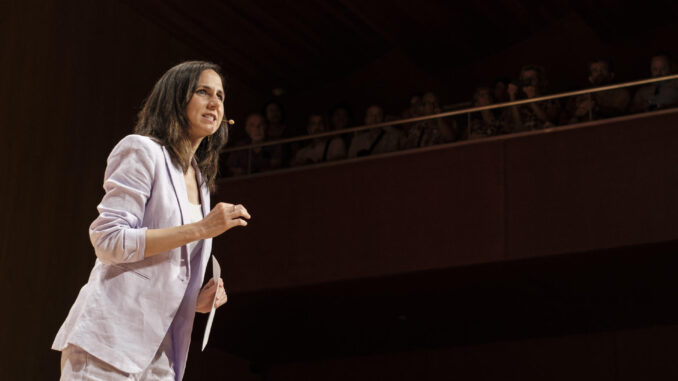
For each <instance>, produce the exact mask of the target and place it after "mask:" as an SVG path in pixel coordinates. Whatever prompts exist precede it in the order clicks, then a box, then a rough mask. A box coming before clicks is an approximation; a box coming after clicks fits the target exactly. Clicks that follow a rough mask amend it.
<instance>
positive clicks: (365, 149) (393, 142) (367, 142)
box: [348, 105, 400, 158]
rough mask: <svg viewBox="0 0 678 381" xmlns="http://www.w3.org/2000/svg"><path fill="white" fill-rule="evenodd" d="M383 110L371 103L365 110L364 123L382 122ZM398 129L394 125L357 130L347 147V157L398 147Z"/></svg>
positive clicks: (390, 150) (393, 149)
mask: <svg viewBox="0 0 678 381" xmlns="http://www.w3.org/2000/svg"><path fill="white" fill-rule="evenodd" d="M383 121H384V111H383V110H382V108H381V107H379V106H377V105H373V106H370V107H368V108H367V111H366V112H365V125H371V124H377V123H382V122H383ZM399 141H400V130H399V129H398V128H397V127H395V126H386V127H382V128H373V129H371V130H365V131H359V132H356V134H355V135H354V136H353V139H352V140H351V145H350V147H349V149H348V157H350V158H353V157H360V156H367V155H370V154H378V153H385V152H393V151H395V150H397V149H398V144H399Z"/></svg>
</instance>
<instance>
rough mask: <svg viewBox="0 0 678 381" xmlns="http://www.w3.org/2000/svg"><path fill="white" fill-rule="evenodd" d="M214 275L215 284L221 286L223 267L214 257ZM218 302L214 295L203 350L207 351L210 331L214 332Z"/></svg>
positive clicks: (215, 294)
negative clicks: (213, 323) (216, 304)
mask: <svg viewBox="0 0 678 381" xmlns="http://www.w3.org/2000/svg"><path fill="white" fill-rule="evenodd" d="M212 274H213V277H212V279H213V280H214V284H215V285H217V287H218V286H219V278H220V277H221V267H220V266H219V262H217V258H216V257H214V255H212ZM216 302H217V293H216V292H215V293H214V300H212V310H211V311H210V317H209V318H207V327H205V336H203V338H202V350H203V351H204V350H205V347H206V346H207V339H209V337H210V331H211V330H212V321H213V320H214V312H215V311H216V310H217V309H216V308H215V307H214V303H216Z"/></svg>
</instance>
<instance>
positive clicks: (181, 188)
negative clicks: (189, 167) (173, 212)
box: [162, 146, 188, 224]
mask: <svg viewBox="0 0 678 381" xmlns="http://www.w3.org/2000/svg"><path fill="white" fill-rule="evenodd" d="M162 151H163V153H164V154H165V163H166V164H167V170H168V171H169V174H170V179H171V180H172V186H173V187H174V193H175V194H176V196H177V202H178V203H179V209H180V210H181V223H182V224H185V223H186V219H187V217H188V214H187V213H188V194H187V193H186V180H184V173H183V171H182V170H181V167H177V166H176V165H174V162H173V161H172V157H171V156H170V154H169V152H167V148H165V147H164V146H163V147H162Z"/></svg>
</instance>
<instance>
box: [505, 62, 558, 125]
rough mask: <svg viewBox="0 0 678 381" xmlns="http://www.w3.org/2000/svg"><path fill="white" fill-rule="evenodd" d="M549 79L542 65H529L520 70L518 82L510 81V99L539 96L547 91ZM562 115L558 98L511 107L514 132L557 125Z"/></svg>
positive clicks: (508, 89)
mask: <svg viewBox="0 0 678 381" xmlns="http://www.w3.org/2000/svg"><path fill="white" fill-rule="evenodd" d="M547 89H548V81H547V79H546V74H545V71H544V69H543V68H542V67H541V66H537V65H527V66H524V67H523V68H522V69H521V70H520V78H519V81H518V84H515V83H510V84H509V85H508V88H507V92H508V95H509V100H510V101H516V100H519V99H530V98H537V97H540V96H542V95H544V94H545V93H546V90H547ZM559 115H560V105H559V103H558V101H556V100H548V101H542V102H535V103H529V104H525V105H520V106H513V107H511V119H512V120H511V122H512V123H511V125H512V128H511V130H512V131H513V132H521V131H531V130H535V129H542V128H548V127H552V126H554V125H555V122H556V120H557V118H558V116H559Z"/></svg>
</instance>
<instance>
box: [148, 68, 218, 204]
mask: <svg viewBox="0 0 678 381" xmlns="http://www.w3.org/2000/svg"><path fill="white" fill-rule="evenodd" d="M205 70H214V71H215V72H216V73H217V74H219V77H220V78H221V83H222V85H223V87H224V92H225V91H226V81H225V80H224V76H223V75H222V74H221V68H220V67H219V66H218V65H216V64H213V63H210V62H204V61H187V62H183V63H180V64H178V65H176V66H174V67H173V68H171V69H169V70H167V72H166V73H165V74H163V76H162V77H161V78H160V79H159V80H158V82H156V83H155V86H154V87H153V91H151V94H150V95H149V96H148V98H147V99H146V101H145V102H144V106H143V107H142V109H141V111H140V112H139V119H138V121H137V124H136V127H135V128H134V132H135V133H137V134H139V135H145V136H150V137H152V138H155V139H156V140H158V141H160V143H161V144H163V145H164V146H165V147H167V148H168V151H169V153H170V156H172V160H173V161H174V162H175V164H177V165H179V166H181V168H182V169H183V171H184V173H185V172H186V171H187V170H188V166H189V165H191V154H192V145H191V141H190V140H189V137H188V130H189V121H188V118H187V116H186V106H188V103H189V102H190V101H191V98H192V97H193V93H194V92H195V89H196V87H197V85H198V81H199V79H200V74H202V72H203V71H205ZM226 121H227V118H226V116H224V119H223V120H222V121H221V125H220V126H219V129H217V131H216V132H215V133H214V134H212V135H211V136H207V137H205V138H204V139H203V140H202V142H201V143H200V146H199V147H198V150H197V151H196V152H195V160H196V162H197V163H198V168H199V169H200V173H201V175H202V181H203V183H206V184H207V186H208V187H209V189H210V191H212V192H214V190H215V179H216V177H217V173H218V171H219V153H220V152H221V148H222V147H223V146H224V145H225V144H226V142H227V141H228V123H227V122H226ZM200 185H202V184H200Z"/></svg>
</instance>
